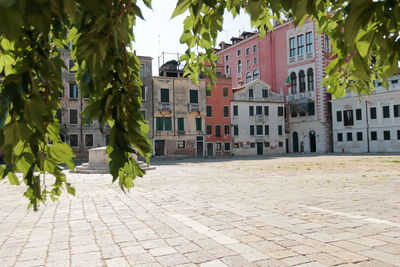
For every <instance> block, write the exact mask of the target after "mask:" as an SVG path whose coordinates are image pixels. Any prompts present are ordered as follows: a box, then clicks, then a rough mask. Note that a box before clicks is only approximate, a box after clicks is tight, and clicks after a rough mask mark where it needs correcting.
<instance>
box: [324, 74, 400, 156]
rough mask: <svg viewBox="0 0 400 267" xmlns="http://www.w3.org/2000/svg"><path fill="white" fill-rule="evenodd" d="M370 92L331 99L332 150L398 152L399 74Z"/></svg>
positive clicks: (399, 149) (399, 133)
mask: <svg viewBox="0 0 400 267" xmlns="http://www.w3.org/2000/svg"><path fill="white" fill-rule="evenodd" d="M388 82H389V88H388V89H385V88H383V87H382V86H381V85H380V83H378V82H376V84H375V85H376V88H375V91H374V92H373V93H372V94H371V95H370V96H367V97H365V96H363V97H361V98H359V96H358V95H357V94H355V93H348V94H347V96H345V97H343V98H339V99H333V100H332V113H333V140H334V143H333V144H334V152H350V153H361V152H400V75H396V76H394V77H392V78H390V79H389V80H388Z"/></svg>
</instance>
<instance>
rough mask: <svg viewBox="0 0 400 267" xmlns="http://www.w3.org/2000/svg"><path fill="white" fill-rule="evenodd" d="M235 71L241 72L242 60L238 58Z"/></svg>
mask: <svg viewBox="0 0 400 267" xmlns="http://www.w3.org/2000/svg"><path fill="white" fill-rule="evenodd" d="M237 72H238V73H242V61H241V60H240V59H239V60H238V62H237Z"/></svg>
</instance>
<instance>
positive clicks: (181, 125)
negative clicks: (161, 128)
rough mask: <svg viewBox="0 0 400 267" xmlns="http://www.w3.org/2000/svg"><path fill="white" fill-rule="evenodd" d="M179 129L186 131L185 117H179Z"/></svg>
mask: <svg viewBox="0 0 400 267" xmlns="http://www.w3.org/2000/svg"><path fill="white" fill-rule="evenodd" d="M178 131H181V132H183V131H185V119H184V118H178Z"/></svg>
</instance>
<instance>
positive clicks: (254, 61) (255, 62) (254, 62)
mask: <svg viewBox="0 0 400 267" xmlns="http://www.w3.org/2000/svg"><path fill="white" fill-rule="evenodd" d="M257 64H258V57H255V58H253V65H257Z"/></svg>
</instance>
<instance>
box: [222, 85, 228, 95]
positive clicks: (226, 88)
mask: <svg viewBox="0 0 400 267" xmlns="http://www.w3.org/2000/svg"><path fill="white" fill-rule="evenodd" d="M223 90H224V92H223V94H224V97H228V94H229V91H228V87H224V89H223Z"/></svg>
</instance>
